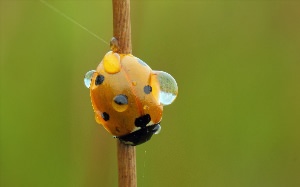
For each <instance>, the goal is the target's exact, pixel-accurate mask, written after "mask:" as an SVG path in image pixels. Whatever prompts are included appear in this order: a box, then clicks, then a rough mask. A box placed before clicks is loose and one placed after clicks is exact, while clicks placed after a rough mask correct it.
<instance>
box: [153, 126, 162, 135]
mask: <svg viewBox="0 0 300 187" xmlns="http://www.w3.org/2000/svg"><path fill="white" fill-rule="evenodd" d="M153 130H156V131H155V133H154V134H159V133H160V131H161V126H160V125H159V124H158V125H157V126H156V127H155V128H154V129H153Z"/></svg>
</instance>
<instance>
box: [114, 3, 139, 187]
mask: <svg viewBox="0 0 300 187" xmlns="http://www.w3.org/2000/svg"><path fill="white" fill-rule="evenodd" d="M112 3H113V36H114V37H115V38H116V39H117V41H118V50H117V52H118V53H121V54H129V53H132V47H131V24H130V0H112ZM117 154H118V156H117V157H118V170H119V187H136V186H137V180H136V151H135V147H134V146H130V145H126V144H123V143H122V142H120V141H119V140H117Z"/></svg>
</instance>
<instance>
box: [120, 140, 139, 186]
mask: <svg viewBox="0 0 300 187" xmlns="http://www.w3.org/2000/svg"><path fill="white" fill-rule="evenodd" d="M117 147H118V151H117V154H118V167H119V187H136V186H137V184H136V157H135V156H136V153H135V147H134V146H130V145H126V144H124V143H122V142H120V141H119V140H118V141H117Z"/></svg>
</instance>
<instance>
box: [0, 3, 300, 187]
mask: <svg viewBox="0 0 300 187" xmlns="http://www.w3.org/2000/svg"><path fill="white" fill-rule="evenodd" d="M0 2H1V6H0V7H1V14H0V15H1V25H0V30H1V46H0V47H1V48H0V49H1V51H0V52H1V54H0V59H1V90H0V91H1V92H0V94H1V101H0V102H1V116H0V119H1V125H0V135H1V136H0V186H3V187H19V186H30V187H40V186H43V187H48V186H49V187H53V186H59V187H69V186H70V187H71V186H72V187H94V186H103V187H106V186H107V187H110V186H117V165H116V162H117V161H116V143H115V140H114V139H113V138H112V137H111V135H109V134H108V133H107V132H106V131H105V130H104V129H103V128H102V126H100V125H97V124H96V122H95V121H94V115H93V111H92V107H91V104H90V98H89V91H88V89H86V88H85V86H84V84H83V76H84V74H85V73H86V72H87V71H88V70H91V69H95V68H96V66H97V65H98V63H99V62H100V61H101V59H102V57H103V55H104V54H105V53H106V52H107V51H108V50H109V47H108V45H107V44H105V43H103V42H102V41H100V40H98V39H97V38H95V37H94V36H92V35H90V34H89V33H88V32H87V31H85V30H83V29H81V28H80V27H79V26H77V25H75V24H73V23H72V22H70V21H69V20H67V19H65V18H64V17H63V16H61V15H60V14H58V13H57V12H55V11H53V10H51V9H50V8H49V7H47V6H45V5H44V4H43V3H41V2H40V1H38V0H36V1H33V0H24V1H21V0H19V1H17V0H1V1H0ZM48 2H49V3H51V4H52V5H53V6H54V7H56V8H57V9H59V10H61V11H62V12H63V13H65V14H66V15H68V16H70V17H71V18H73V19H75V20H76V21H77V22H79V23H80V24H82V25H84V26H85V27H87V28H88V29H89V30H91V31H92V32H95V33H96V34H97V35H99V36H100V37H101V38H103V39H105V40H106V41H109V40H110V38H111V37H112V35H111V33H112V7H111V1H110V0H103V1H101V0H93V1H92V0H90V1H89V0H76V1H75V0H73V1H71V0H69V1H61V0H60V1H50V0H49V1H48ZM299 10H300V2H299V1H275V0H274V1H271V0H270V1H222V0H219V1H184V0H177V1H176V0H174V1H150V0H145V1H138V0H133V1H132V38H133V54H134V55H136V56H138V57H140V58H141V59H143V60H144V61H145V62H147V63H148V64H149V65H150V66H151V67H152V68H153V69H158V70H163V71H166V72H169V73H170V74H172V75H173V76H174V77H175V78H176V80H177V82H178V85H179V96H178V98H177V100H176V101H175V103H174V104H172V105H170V106H167V107H165V110H164V118H163V121H162V124H161V125H162V132H161V133H160V134H159V135H156V136H155V137H153V139H152V140H151V141H150V142H148V143H146V144H144V145H141V146H138V147H137V172H138V186H142V187H153V186H156V187H165V186H173V187H182V186H195V187H199V186H200V187H287V186H288V187H298V186H300V126H299V124H300V84H299V81H300V21H299V20H300V11H299Z"/></svg>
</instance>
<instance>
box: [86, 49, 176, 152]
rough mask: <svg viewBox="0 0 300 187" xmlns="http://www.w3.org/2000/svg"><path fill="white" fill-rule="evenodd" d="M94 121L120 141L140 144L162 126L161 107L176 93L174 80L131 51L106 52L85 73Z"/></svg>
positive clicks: (173, 97) (169, 101)
mask: <svg viewBox="0 0 300 187" xmlns="http://www.w3.org/2000/svg"><path fill="white" fill-rule="evenodd" d="M85 84H86V86H87V87H88V88H89V89H90V96H91V101H92V106H93V109H94V112H95V119H96V121H97V123H99V124H102V125H103V127H104V128H105V129H106V130H107V131H108V132H110V133H111V134H112V135H114V136H115V137H117V138H119V139H120V140H121V141H122V142H123V143H125V144H129V145H133V146H135V145H139V144H142V143H144V142H146V141H148V140H150V138H151V137H152V135H153V134H157V133H158V132H159V131H160V129H161V127H160V122H161V119H162V114H163V106H164V105H168V104H171V103H172V102H173V101H174V100H175V98H176V96H177V93H178V87H177V83H176V81H175V79H174V78H173V77H172V76H171V75H170V74H168V73H165V72H162V71H153V70H152V69H151V68H150V67H149V66H148V65H147V64H146V63H145V62H143V61H142V60H141V59H139V58H137V57H135V56H133V55H132V54H118V53H116V52H113V51H109V52H108V53H107V54H106V55H105V56H104V58H103V60H102V61H101V62H100V64H99V65H98V67H97V69H96V70H91V71H89V72H87V73H86V76H85Z"/></svg>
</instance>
